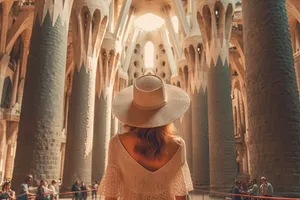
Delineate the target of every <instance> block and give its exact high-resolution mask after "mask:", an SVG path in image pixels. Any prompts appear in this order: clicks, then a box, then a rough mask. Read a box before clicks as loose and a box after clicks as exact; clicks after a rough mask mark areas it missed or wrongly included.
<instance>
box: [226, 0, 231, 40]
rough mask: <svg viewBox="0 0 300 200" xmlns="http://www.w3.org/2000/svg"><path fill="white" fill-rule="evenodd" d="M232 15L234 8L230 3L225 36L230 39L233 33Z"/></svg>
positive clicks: (227, 11)
mask: <svg viewBox="0 0 300 200" xmlns="http://www.w3.org/2000/svg"><path fill="white" fill-rule="evenodd" d="M232 15H233V8H232V5H231V4H229V5H228V7H227V10H226V22H225V38H226V39H229V36H230V33H231V24H232Z"/></svg>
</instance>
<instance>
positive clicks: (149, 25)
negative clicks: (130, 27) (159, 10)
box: [135, 13, 165, 31]
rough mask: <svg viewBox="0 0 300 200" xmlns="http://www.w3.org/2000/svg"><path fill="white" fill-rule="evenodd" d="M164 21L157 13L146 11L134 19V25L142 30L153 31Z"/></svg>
mask: <svg viewBox="0 0 300 200" xmlns="http://www.w3.org/2000/svg"><path fill="white" fill-rule="evenodd" d="M164 23H165V20H164V19H163V18H161V17H159V16H157V15H154V14H151V13H148V14H145V15H142V16H140V17H138V18H137V19H136V20H135V26H136V27H139V28H141V29H143V30H144V31H153V30H155V29H158V28H160V27H161V26H162V25H163V24H164Z"/></svg>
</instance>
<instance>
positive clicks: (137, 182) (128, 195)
mask: <svg viewBox="0 0 300 200" xmlns="http://www.w3.org/2000/svg"><path fill="white" fill-rule="evenodd" d="M180 143H181V146H180V147H179V148H178V150H177V152H176V153H175V155H174V156H173V157H172V158H171V160H170V161H169V162H167V163H166V164H165V165H164V166H163V167H161V168H159V169H158V170H156V171H154V172H151V171H149V170H147V169H146V168H144V167H143V166H142V165H140V164H139V163H138V162H137V161H136V160H134V159H133V157H131V155H130V154H129V153H128V152H127V150H126V149H125V148H124V146H123V144H122V143H121V141H120V139H119V135H115V136H114V137H112V138H111V140H110V143H109V151H108V165H107V168H106V171H105V174H104V176H103V178H102V180H101V183H100V187H99V189H98V192H99V194H100V195H103V196H105V197H111V198H116V199H119V200H174V199H175V196H184V195H187V194H188V192H189V191H191V190H193V184H192V180H191V175H190V170H189V167H188V165H187V161H186V149H185V143H184V141H183V139H180Z"/></svg>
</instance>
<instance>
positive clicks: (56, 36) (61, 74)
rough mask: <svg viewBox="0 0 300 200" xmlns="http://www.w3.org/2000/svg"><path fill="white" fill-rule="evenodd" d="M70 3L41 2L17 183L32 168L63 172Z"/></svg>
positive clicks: (39, 173) (52, 175)
mask: <svg viewBox="0 0 300 200" xmlns="http://www.w3.org/2000/svg"><path fill="white" fill-rule="evenodd" d="M70 6H72V0H69V1H64V2H63V6H61V7H59V6H55V5H54V2H53V1H51V2H50V1H38V2H36V7H35V12H36V15H35V18H34V22H33V29H32V38H34V39H33V40H31V45H30V54H29V57H28V66H27V72H26V83H25V86H24V96H23V103H22V112H21V116H20V124H19V130H20V131H19V136H18V140H17V151H16V158H15V167H14V175H13V180H12V185H13V187H15V188H17V187H18V186H19V185H20V184H21V182H22V181H23V180H24V177H25V175H26V174H28V173H31V174H33V176H34V178H36V179H57V178H58V177H59V169H58V168H57V165H58V163H59V157H60V155H59V150H60V143H61V139H60V138H61V137H60V136H61V129H62V121H63V96H64V80H65V64H66V51H67V35H68V27H69V7H70ZM53 10H54V11H53ZM70 10H71V9H70ZM53 12H54V13H57V15H52V13H53Z"/></svg>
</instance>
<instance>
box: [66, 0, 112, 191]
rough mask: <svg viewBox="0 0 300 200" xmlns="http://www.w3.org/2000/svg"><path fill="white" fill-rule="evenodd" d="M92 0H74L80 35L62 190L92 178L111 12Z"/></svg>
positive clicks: (76, 42) (75, 22)
mask: <svg viewBox="0 0 300 200" xmlns="http://www.w3.org/2000/svg"><path fill="white" fill-rule="evenodd" d="M90 1H91V2H93V1H92V0H89V1H88V2H86V3H83V2H82V1H75V2H74V7H75V8H76V10H75V11H74V13H72V16H71V19H72V27H77V31H73V38H78V39H77V40H74V41H73V45H74V60H75V62H74V63H75V69H74V72H73V73H74V74H73V83H72V93H71V97H70V105H69V117H68V130H67V141H66V152H65V162H64V163H65V166H64V174H63V176H64V177H63V185H62V188H63V190H66V189H69V188H70V187H71V186H72V184H73V183H74V181H76V180H79V181H81V180H83V181H85V182H86V183H87V184H91V182H92V180H91V178H92V150H93V131H94V105H95V89H96V88H95V87H96V72H97V65H98V57H99V56H98V55H99V52H100V49H101V43H102V41H103V38H104V34H105V30H106V27H107V22H108V19H107V18H108V16H107V15H108V13H107V12H105V7H102V6H103V5H102V4H101V2H98V3H97V4H89V3H90ZM106 9H108V5H107V8H106ZM79 22H85V24H81V23H79ZM82 41H84V42H82Z"/></svg>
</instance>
